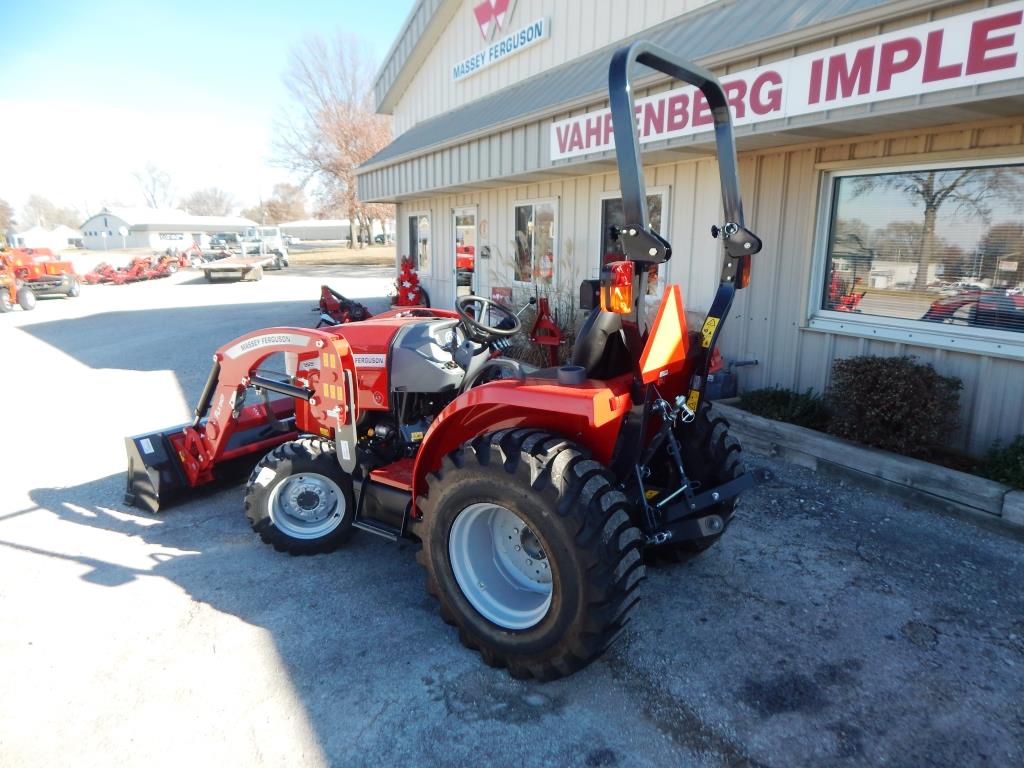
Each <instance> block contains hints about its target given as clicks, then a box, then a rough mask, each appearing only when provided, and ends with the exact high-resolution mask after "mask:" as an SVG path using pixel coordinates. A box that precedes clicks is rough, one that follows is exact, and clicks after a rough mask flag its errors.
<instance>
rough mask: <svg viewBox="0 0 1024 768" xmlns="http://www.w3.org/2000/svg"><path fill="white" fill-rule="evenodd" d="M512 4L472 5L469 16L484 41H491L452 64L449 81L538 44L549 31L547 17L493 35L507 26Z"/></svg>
mask: <svg viewBox="0 0 1024 768" xmlns="http://www.w3.org/2000/svg"><path fill="white" fill-rule="evenodd" d="M515 5H516V1H515V0H483V2H482V3H480V4H478V5H475V6H473V18H474V19H475V20H476V23H477V26H478V27H480V34H481V35H482V36H483V39H484V40H489V41H493V42H492V43H491V44H490V45H488V46H487V47H486V48H484V49H483V50H480V51H477V52H476V53H474V54H473V55H472V56H469V57H467V58H465V59H463V60H462V61H460V62H458V63H457V64H454V65H453V66H452V81H453V82H458V81H459V80H462V79H464V78H467V77H469V76H470V75H475V74H476V73H477V72H479V71H481V70H483V69H487V67H489V66H491V65H492V64H495V63H497V62H499V61H501V60H502V59H504V58H507V57H508V56H512V55H514V54H516V53H519V52H520V51H523V50H525V49H527V48H529V47H530V46H532V45H535V44H536V43H539V42H540V41H541V40H544V39H546V38H547V37H548V36H549V35H550V34H551V22H550V21H549V20H548V19H538V20H537V21H535V22H533V23H532V24H527V25H526V26H525V27H522V28H521V29H518V30H515V31H510V32H508V33H507V34H505V35H503V36H500V37H497V33H498V31H499V30H500V31H502V32H505V31H506V30H507V29H508V27H509V23H510V22H511V18H512V11H513V10H514V9H515Z"/></svg>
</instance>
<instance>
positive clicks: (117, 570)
mask: <svg viewBox="0 0 1024 768" xmlns="http://www.w3.org/2000/svg"><path fill="white" fill-rule="evenodd" d="M389 272H390V270H387V269H383V270H377V271H374V270H373V269H372V268H366V267H361V268H358V269H349V270H347V271H346V270H345V269H339V268H331V269H320V270H317V269H313V268H308V269H302V270H290V271H287V272H285V273H282V274H276V273H275V274H268V276H267V277H266V278H265V279H264V280H263V281H262V282H260V283H245V284H221V285H215V286H209V285H206V284H205V283H202V282H199V281H196V280H195V278H194V277H193V276H192V275H190V274H187V273H186V274H181V275H178V276H175V277H174V278H171V279H170V280H167V281H161V282H158V283H146V284H139V285H131V286H122V287H116V288H114V287H97V288H90V287H87V288H86V289H85V291H84V292H83V296H82V298H80V299H78V300H76V301H67V300H61V299H56V300H45V301H40V304H39V307H38V308H37V309H36V310H35V311H34V312H32V313H21V312H20V311H18V312H14V313H11V314H9V315H5V316H2V317H0V345H2V349H3V350H4V351H5V353H6V359H7V360H8V361H9V363H8V365H6V366H5V373H4V376H3V377H0V394H2V395H3V396H4V401H5V402H7V403H8V412H7V414H6V419H5V422H6V426H5V432H6V437H7V439H5V440H4V441H3V457H4V460H5V461H4V467H5V471H4V473H3V482H2V484H0V628H2V631H0V681H2V682H0V692H2V695H0V764H2V765H4V766H52V765H75V766H141V765H145V766H147V767H149V766H164V765H166V766H180V765H247V766H277V765H312V766H319V765H339V766H347V765H379V764H397V765H453V764H469V765H510V764H521V765H527V766H535V765H536V766H544V765H550V766H575V765H579V766H646V765H657V766H663V765H686V766H689V765H695V766H718V765H729V766H742V765H766V766H786V767H789V766H820V765H829V766H860V765H878V764H885V765H892V766H919V765H929V766H970V765H986V766H1004V765H1005V766H1019V765H1021V764H1024V593H1022V590H1021V588H1020V587H1021V585H1022V584H1024V550H1022V545H1021V542H1020V541H1019V540H1018V539H1015V538H1013V537H1010V536H1008V535H1001V534H999V533H998V532H993V531H987V530H982V529H979V528H977V527H975V526H972V525H971V524H969V523H966V522H963V521H960V520H958V519H955V518H949V517H944V516H940V515H937V514H934V513H933V512H931V511H929V510H928V509H926V508H923V507H920V506H915V505H912V504H907V503H905V502H903V501H899V500H896V499H894V498H891V497H887V496H885V495H882V494H878V493H874V492H869V491H864V490H861V489H858V488H855V487H851V486H848V485H844V484H843V483H842V482H839V481H836V480H832V479H828V478H825V477H823V476H821V475H816V474H814V473H811V472H809V471H806V470H804V469H801V468H798V467H794V466H791V465H787V464H784V463H781V462H776V461H769V460H765V459H760V458H751V459H750V460H749V462H748V463H749V464H751V465H752V466H755V467H757V468H758V471H759V473H760V474H761V476H762V477H763V478H764V481H763V482H762V483H761V484H760V485H759V486H758V487H757V488H756V489H754V490H753V491H751V492H749V493H748V494H747V495H746V496H745V498H744V500H743V507H742V512H741V514H740V516H739V518H738V519H737V521H736V522H735V524H734V525H733V526H732V527H731V528H730V530H729V532H728V534H727V535H726V537H725V538H724V539H723V540H722V542H720V544H718V545H717V546H715V547H714V548H713V549H712V550H710V551H708V552H707V553H705V554H703V555H702V556H700V557H699V558H696V559H694V560H691V561H690V562H688V563H685V564H681V565H677V566H673V567H669V568H662V569H657V570H654V569H652V570H649V571H648V578H647V581H646V583H645V585H644V587H643V589H644V599H643V600H642V601H641V603H640V605H639V607H638V609H637V611H636V612H635V614H634V616H633V620H632V623H631V624H630V628H629V630H628V631H627V632H626V634H625V635H624V636H623V638H622V639H621V640H620V642H619V643H618V644H617V645H615V646H614V647H613V648H612V649H611V650H610V652H609V653H608V654H607V655H606V656H605V657H604V658H602V659H601V660H599V661H598V662H596V663H595V664H593V665H591V666H590V667H589V668H587V669H586V670H584V671H583V672H581V673H579V674H577V675H575V676H574V677H572V678H570V679H567V680H562V681H558V682H555V683H549V684H534V683H523V682H519V681H515V680H512V679H510V678H509V677H508V676H507V675H506V674H505V673H504V672H501V671H495V670H491V669H489V668H487V667H485V666H484V665H483V664H482V663H481V662H480V661H479V659H478V658H477V656H476V655H475V654H473V653H470V652H469V651H467V650H465V649H463V648H462V647H461V646H460V645H459V644H458V641H457V639H456V637H455V633H454V631H453V630H452V629H450V628H449V627H447V626H446V625H444V624H443V623H442V622H441V620H440V618H439V617H438V615H437V611H436V606H435V604H434V602H433V601H432V599H431V598H429V597H428V596H427V595H426V594H425V593H424V591H423V576H422V574H421V572H420V569H419V567H418V566H417V565H416V563H415V562H414V560H413V553H414V552H413V546H412V545H410V544H400V545H397V546H396V545H394V544H390V543H388V542H385V541H384V540H381V539H376V538H374V537H372V536H367V535H360V536H357V537H355V538H354V539H353V541H352V542H351V544H350V545H349V546H347V547H346V548H345V549H344V550H343V551H340V552H338V553H335V554H333V555H329V556H322V557H314V558H290V557H287V556H283V555H279V554H277V553H275V552H273V551H272V550H270V549H269V548H268V547H265V546H263V545H262V544H260V542H259V541H258V539H257V538H256V536H255V535H254V534H253V533H251V531H250V530H249V528H248V525H247V523H246V521H245V518H244V515H243V513H242V510H241V490H240V489H239V488H229V489H225V490H222V491H220V492H218V493H214V494H207V495H204V496H202V497H200V498H197V499H195V500H193V501H190V502H188V503H186V504H183V505H181V506H178V507H174V508H172V509H170V510H168V511H167V512H166V513H164V514H162V515H161V516H159V517H154V516H149V515H145V514H142V513H140V512H138V511H136V510H133V509H131V508H128V507H126V506H124V505H123V504H122V502H121V497H122V493H123V486H124V475H123V471H124V456H123V444H122V437H123V435H126V434H131V433H136V432H143V431H149V430H151V429H156V428H164V427H167V426H170V425H173V424H175V423H180V422H183V421H185V420H186V419H187V418H188V416H189V411H190V407H191V403H192V401H194V399H195V398H196V396H197V395H198V392H199V390H200V388H201V386H202V383H203V380H204V378H205V375H206V372H207V364H208V360H209V355H210V353H211V352H212V350H213V349H214V348H215V347H216V346H218V345H219V344H221V343H223V342H225V341H227V340H228V339H230V338H232V337H233V336H235V335H238V334H240V333H242V332H244V331H246V330H249V329H253V328H258V327H262V326H266V325H286V324H294V325H307V326H308V325H312V323H313V320H314V316H313V315H312V314H311V313H310V312H309V308H310V307H311V306H312V305H313V304H314V303H315V300H316V297H317V295H318V287H319V284H320V282H321V281H322V280H323V281H325V282H328V283H330V284H331V285H333V286H334V287H336V288H338V289H340V290H341V291H342V292H343V293H346V294H348V295H352V296H356V297H374V296H378V297H379V296H381V295H383V293H384V291H385V290H386V287H387V284H388V279H387V274H388V273H389ZM383 303H384V302H383V301H382V300H380V299H375V300H373V301H372V302H371V308H373V307H381V306H382V305H383ZM12 405H13V407H12Z"/></svg>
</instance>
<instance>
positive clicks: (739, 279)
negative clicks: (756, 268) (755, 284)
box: [736, 256, 750, 288]
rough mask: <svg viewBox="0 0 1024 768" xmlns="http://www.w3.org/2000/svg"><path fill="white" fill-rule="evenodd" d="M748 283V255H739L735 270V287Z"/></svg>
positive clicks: (743, 286) (741, 286)
mask: <svg viewBox="0 0 1024 768" xmlns="http://www.w3.org/2000/svg"><path fill="white" fill-rule="evenodd" d="M748 285H750V257H749V256H740V263H739V269H738V270H737V271H736V287H737V288H746V287H747V286H748Z"/></svg>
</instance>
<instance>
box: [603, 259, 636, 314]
mask: <svg viewBox="0 0 1024 768" xmlns="http://www.w3.org/2000/svg"><path fill="white" fill-rule="evenodd" d="M601 309H602V310H603V311H604V312H617V313H618V314H620V315H628V314H629V313H630V312H632V311H633V262H632V261H611V262H609V263H608V264H606V265H605V275H604V276H603V278H602V280H601Z"/></svg>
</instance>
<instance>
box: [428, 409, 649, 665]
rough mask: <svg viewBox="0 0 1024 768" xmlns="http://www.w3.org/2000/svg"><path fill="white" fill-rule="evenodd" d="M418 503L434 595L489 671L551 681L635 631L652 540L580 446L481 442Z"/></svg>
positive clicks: (510, 437) (527, 435)
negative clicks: (633, 619)
mask: <svg viewBox="0 0 1024 768" xmlns="http://www.w3.org/2000/svg"><path fill="white" fill-rule="evenodd" d="M418 505H419V508H420V510H421V511H422V513H423V518H422V521H421V522H420V523H418V524H417V530H416V533H418V534H419V535H420V537H421V539H422V542H423V547H422V549H421V551H420V553H419V555H418V556H417V559H418V561H419V562H420V564H421V565H423V567H424V568H425V569H426V572H427V591H428V592H429V593H430V594H432V595H434V596H435V597H436V598H437V599H438V600H439V602H440V604H441V606H440V607H441V616H442V618H444V619H445V621H447V622H448V623H450V624H454V625H455V626H457V627H458V629H459V638H460V639H461V641H462V643H463V644H464V645H465V646H466V647H468V648H470V649H474V650H477V651H479V652H480V655H481V656H482V657H483V659H484V661H485V662H486V663H487V664H489V665H491V666H495V667H507V668H508V670H509V673H510V674H511V675H512V676H513V677H519V678H536V679H538V680H552V679H555V678H559V677H563V676H566V675H570V674H572V673H573V672H576V671H577V670H579V669H582V668H583V667H585V666H586V665H587V664H589V663H590V662H591V661H593V660H594V659H595V658H597V657H598V656H600V655H601V653H603V652H604V650H605V649H606V648H607V647H608V645H609V644H611V642H612V641H613V640H614V639H615V638H616V637H617V636H618V634H619V633H620V632H621V631H622V629H623V628H624V627H625V625H626V623H627V617H628V614H629V612H630V610H632V608H633V606H634V605H635V604H636V602H637V600H638V595H637V594H636V592H637V587H638V586H639V584H640V581H641V580H642V579H643V576H644V564H643V559H642V556H641V546H642V538H641V536H640V532H639V531H638V530H637V529H636V527H635V526H634V525H633V523H632V522H631V519H630V508H629V503H628V502H627V500H626V497H625V496H623V495H622V494H621V493H620V492H619V491H617V490H615V488H614V486H613V479H612V477H611V475H610V474H609V473H608V471H607V470H606V469H605V468H604V467H602V466H601V465H600V464H598V463H597V462H595V461H590V460H588V459H587V458H585V456H584V453H583V450H582V449H581V448H579V447H578V446H576V445H574V444H572V443H570V442H569V441H567V440H564V439H562V438H560V437H556V436H555V435H552V434H550V433H547V432H540V431H534V430H528V429H523V430H504V431H501V432H495V433H493V434H488V435H482V436H480V437H478V438H476V439H475V440H473V441H471V442H469V443H467V444H465V445H464V446H462V447H461V448H460V449H459V450H457V451H454V452H453V453H451V454H449V455H448V456H447V457H445V459H444V462H443V465H442V467H441V468H440V470H439V471H438V472H435V473H434V474H433V475H431V477H430V482H429V488H428V491H427V494H426V496H421V497H420V498H419V499H418Z"/></svg>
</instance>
